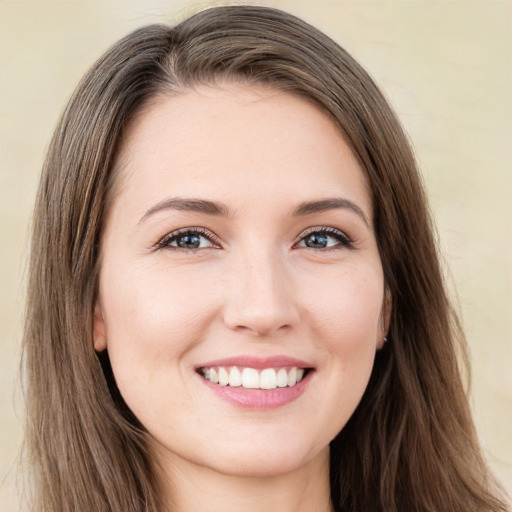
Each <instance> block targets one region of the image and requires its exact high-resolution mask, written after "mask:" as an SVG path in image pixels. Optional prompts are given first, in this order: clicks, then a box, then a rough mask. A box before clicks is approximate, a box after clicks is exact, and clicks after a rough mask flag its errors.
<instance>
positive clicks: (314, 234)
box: [296, 228, 353, 249]
mask: <svg viewBox="0 0 512 512" xmlns="http://www.w3.org/2000/svg"><path fill="white" fill-rule="evenodd" d="M296 247H308V248H310V249H337V248H340V249H341V248H344V247H348V248H351V247H353V244H352V240H351V239H350V238H349V237H348V236H347V235H345V233H343V232H342V231H339V230H338V229H334V228H311V229H309V230H308V231H307V232H306V233H304V234H302V235H301V239H300V241H299V242H298V243H297V244H296Z"/></svg>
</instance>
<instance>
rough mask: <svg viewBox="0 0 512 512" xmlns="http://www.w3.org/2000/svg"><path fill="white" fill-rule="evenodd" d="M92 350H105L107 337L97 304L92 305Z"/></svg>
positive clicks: (101, 313)
mask: <svg viewBox="0 0 512 512" xmlns="http://www.w3.org/2000/svg"><path fill="white" fill-rule="evenodd" d="M93 338H94V350H96V351H97V352H101V351H103V350H105V349H106V348H107V336H106V331H105V320H104V319H103V311H102V310H101V306H100V304H99V302H96V304H95V305H94V321H93Z"/></svg>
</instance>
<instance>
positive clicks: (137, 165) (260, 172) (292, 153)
mask: <svg viewBox="0 0 512 512" xmlns="http://www.w3.org/2000/svg"><path fill="white" fill-rule="evenodd" d="M118 167H119V180H120V181H121V187H120V188H119V189H118V194H119V195H122V194H123V193H129V194H132V195H133V194H135V195H137V196H139V199H140V200H141V201H142V202H145V203H146V204H147V203H151V202H155V201H157V200H158V199H161V198H162V195H163V194H165V193H168V194H173V195H184V196H188V197H193V196H198V195H201V196H202V195H207V196H215V197H214V198H215V199H219V200H224V199H226V198H229V197H230V196H232V197H231V198H232V199H233V200H234V202H237V201H236V200H237V199H239V200H240V201H242V202H247V201H251V200H254V201H262V200H266V201H268V202H271V201H275V200H278V201H281V202H284V199H285V198H284V197H283V193H284V192H286V193H287V195H288V196H289V197H292V198H294V199H296V202H300V201H302V200H308V199H310V198H311V197H316V196H332V195H333V193H334V192H336V191H337V192H339V193H345V195H346V194H347V193H348V194H356V195H358V196H359V197H358V198H357V199H358V200H359V202H361V201H362V203H363V204H362V205H361V206H362V207H363V208H364V209H365V210H366V211H367V214H368V216H369V217H370V218H371V201H370V197H369V193H368V190H367V186H366V181H365V177H364V174H363V172H362V170H361V167H360V165H359V163H358V161H357V160H356V158H355V156H354V154H353V152H352V150H351V148H350V146H349V144H348V143H347V142H346V139H345V136H344V134H343V132H342V130H341V129H340V128H339V126H338V125H337V124H336V123H335V122H334V121H333V120H332V119H331V118H330V117H329V116H328V115H327V114H325V113H324V112H323V111H322V110H321V109H320V108H319V107H318V106H317V105H315V104H314V103H313V102H311V101H308V100H305V99H303V98H301V97H299V96H297V95H293V94H290V93H286V92H282V91H279V90H275V89H273V88H269V87H266V86H262V85H250V86H249V85H245V84H238V83H223V84H220V85H215V86H207V85H204V86H198V87H196V88H195V89H193V90H189V91H185V92H182V93H179V94H174V95H160V96H158V97H155V98H154V99H153V100H152V101H151V102H150V103H149V104H148V105H147V106H146V107H145V108H144V109H143V110H142V111H141V112H140V113H139V114H138V115H137V117H136V118H135V119H134V120H133V121H132V123H131V124H130V126H129V128H128V130H127V132H126V134H125V137H124V140H123V144H122V146H121V149H120V152H119V157H118ZM123 190H124V191H125V192H123ZM219 196H220V197H219ZM115 201H116V197H114V202H115Z"/></svg>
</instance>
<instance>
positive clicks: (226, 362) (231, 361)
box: [196, 355, 313, 370]
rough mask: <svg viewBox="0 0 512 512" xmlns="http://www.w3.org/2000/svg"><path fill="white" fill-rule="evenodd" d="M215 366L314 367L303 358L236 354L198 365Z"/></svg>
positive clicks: (257, 367)
mask: <svg viewBox="0 0 512 512" xmlns="http://www.w3.org/2000/svg"><path fill="white" fill-rule="evenodd" d="M214 366H238V367H243V368H255V369H258V370H261V369H264V368H281V367H283V366H292V367H296V368H313V365H312V364H310V363H308V362H307V361H303V360H302V359H297V358H295V357H288V356H284V355H278V356H271V357H253V356H234V357H227V358H224V359H216V360H215V361H208V362H206V363H203V364H200V365H198V366H197V367H196V368H197V369H198V368H212V367H214Z"/></svg>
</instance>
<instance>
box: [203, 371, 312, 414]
mask: <svg viewBox="0 0 512 512" xmlns="http://www.w3.org/2000/svg"><path fill="white" fill-rule="evenodd" d="M313 373H314V372H313V371H309V372H308V373H307V374H306V376H305V377H304V378H303V379H302V380H301V381H300V382H299V383H298V384H295V386H290V387H286V388H275V389H246V388H243V387H241V386H240V387H231V386H220V385H219V384H214V383H213V382H210V381H209V380H206V379H205V378H204V377H201V376H200V378H201V380H202V381H203V382H204V384H205V385H206V386H208V388H209V389H211V390H212V391H213V392H214V393H215V394H216V395H217V396H218V397H220V398H222V399H223V400H226V401H227V402H231V403H232V404H235V405H237V406H238V407H243V408H246V409H259V410H265V409H276V408H277V407H282V406H283V405H286V404H288V403H290V402H293V400H295V399H297V398H299V397H300V396H301V395H302V394H303V393H304V391H305V390H306V388H307V386H308V384H309V381H310V380H311V376H312V374H313Z"/></svg>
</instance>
